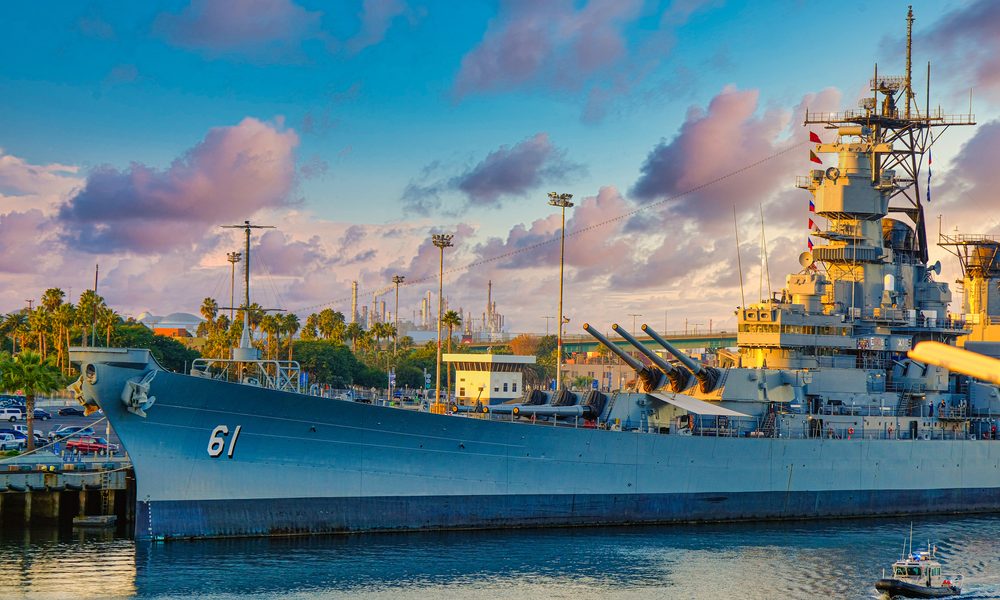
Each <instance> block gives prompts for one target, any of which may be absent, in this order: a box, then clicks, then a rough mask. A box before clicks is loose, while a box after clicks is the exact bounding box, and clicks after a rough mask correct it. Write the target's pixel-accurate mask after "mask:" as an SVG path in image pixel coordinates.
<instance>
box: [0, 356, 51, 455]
mask: <svg viewBox="0 0 1000 600" xmlns="http://www.w3.org/2000/svg"><path fill="white" fill-rule="evenodd" d="M62 385H63V379H62V374H61V373H60V372H59V369H58V368H56V367H55V365H53V364H52V361H49V360H45V359H43V358H42V355H41V354H39V353H38V352H34V351H32V350H22V351H21V353H20V354H18V355H17V356H15V357H14V358H10V357H9V356H5V357H3V358H2V359H0V388H3V389H4V390H6V391H8V392H16V391H18V390H21V391H22V392H24V398H25V403H24V405H25V406H24V411H25V420H26V421H27V423H28V450H29V451H31V450H34V449H35V394H39V393H41V394H48V393H49V392H54V391H55V390H57V389H59V388H60V387H62Z"/></svg>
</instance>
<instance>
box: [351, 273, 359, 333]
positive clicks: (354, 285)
mask: <svg viewBox="0 0 1000 600" xmlns="http://www.w3.org/2000/svg"><path fill="white" fill-rule="evenodd" d="M357 322H358V282H357V281H352V282H351V323H357Z"/></svg>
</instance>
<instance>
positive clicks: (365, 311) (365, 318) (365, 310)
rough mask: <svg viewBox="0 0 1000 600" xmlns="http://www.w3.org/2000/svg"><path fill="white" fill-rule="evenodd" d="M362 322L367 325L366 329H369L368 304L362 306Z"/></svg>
mask: <svg viewBox="0 0 1000 600" xmlns="http://www.w3.org/2000/svg"><path fill="white" fill-rule="evenodd" d="M361 323H362V325H364V326H365V329H368V305H367V304H366V305H364V306H362V307H361Z"/></svg>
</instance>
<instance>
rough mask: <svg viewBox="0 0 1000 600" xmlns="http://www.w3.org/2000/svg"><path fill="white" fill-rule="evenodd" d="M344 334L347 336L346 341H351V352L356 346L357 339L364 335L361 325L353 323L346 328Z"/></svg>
mask: <svg viewBox="0 0 1000 600" xmlns="http://www.w3.org/2000/svg"><path fill="white" fill-rule="evenodd" d="M345 333H346V334H347V339H349V340H351V350H352V351H353V350H354V347H355V346H356V345H357V341H358V338H359V337H361V336H362V335H363V334H364V333H365V329H364V327H362V326H361V323H358V322H357V321H355V322H354V323H351V324H350V325H348V326H347V330H346V332H345Z"/></svg>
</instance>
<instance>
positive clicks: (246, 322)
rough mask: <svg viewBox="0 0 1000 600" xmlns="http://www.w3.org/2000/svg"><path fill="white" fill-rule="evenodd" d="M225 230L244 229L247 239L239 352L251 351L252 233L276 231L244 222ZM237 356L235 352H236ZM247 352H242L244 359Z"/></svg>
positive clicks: (224, 227)
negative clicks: (264, 230)
mask: <svg viewBox="0 0 1000 600" xmlns="http://www.w3.org/2000/svg"><path fill="white" fill-rule="evenodd" d="M222 228H223V229H242V230H243V232H244V234H245V236H246V238H245V242H244V247H243V248H244V249H243V334H242V335H241V336H240V346H239V350H243V351H246V350H250V349H252V348H251V345H250V231H251V230H252V229H274V226H273V225H251V224H250V221H243V224H242V225H223V226H222ZM234 354H235V351H234ZM245 354H246V353H245V352H240V353H239V355H240V356H241V357H243V355H245Z"/></svg>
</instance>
